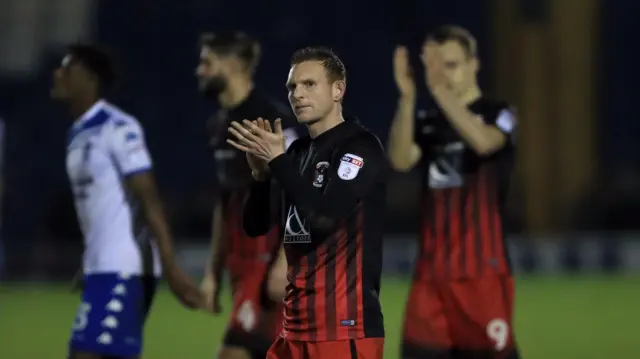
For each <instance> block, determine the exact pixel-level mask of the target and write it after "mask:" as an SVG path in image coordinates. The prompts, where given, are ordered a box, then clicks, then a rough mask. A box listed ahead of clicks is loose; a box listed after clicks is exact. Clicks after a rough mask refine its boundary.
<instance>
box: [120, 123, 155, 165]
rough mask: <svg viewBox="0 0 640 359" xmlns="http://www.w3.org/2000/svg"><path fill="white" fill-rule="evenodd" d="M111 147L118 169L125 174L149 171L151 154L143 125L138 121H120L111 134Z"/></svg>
mask: <svg viewBox="0 0 640 359" xmlns="http://www.w3.org/2000/svg"><path fill="white" fill-rule="evenodd" d="M110 149H111V153H112V155H113V158H114V160H115V162H116V165H117V166H118V169H119V170H120V172H121V173H122V174H123V175H124V176H130V175H133V174H136V173H140V172H145V171H149V170H151V168H152V162H151V156H150V155H149V151H148V150H147V145H146V143H145V140H144V132H143V131H142V127H141V126H140V125H139V124H138V123H136V122H119V123H116V125H115V126H114V128H113V131H112V133H111V135H110Z"/></svg>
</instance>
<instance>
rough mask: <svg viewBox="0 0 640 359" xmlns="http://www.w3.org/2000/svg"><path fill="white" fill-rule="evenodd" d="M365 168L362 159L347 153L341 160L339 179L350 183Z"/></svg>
mask: <svg viewBox="0 0 640 359" xmlns="http://www.w3.org/2000/svg"><path fill="white" fill-rule="evenodd" d="M363 166H364V160H363V159H362V157H359V156H356V155H354V154H351V153H347V154H345V155H344V156H342V158H341V159H340V167H338V177H340V178H341V179H343V180H345V181H350V180H352V179H354V178H356V176H358V172H359V171H360V169H361V168H362V167H363Z"/></svg>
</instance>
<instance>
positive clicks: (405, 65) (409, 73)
mask: <svg viewBox="0 0 640 359" xmlns="http://www.w3.org/2000/svg"><path fill="white" fill-rule="evenodd" d="M393 78H394V80H395V81H396V86H397V87H398V92H400V96H402V97H404V98H410V99H415V97H416V83H415V80H414V78H413V69H412V68H411V65H410V64H409V50H407V48H406V47H404V46H398V47H396V50H395V52H394V53H393Z"/></svg>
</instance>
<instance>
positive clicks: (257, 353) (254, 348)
mask: <svg viewBox="0 0 640 359" xmlns="http://www.w3.org/2000/svg"><path fill="white" fill-rule="evenodd" d="M222 343H223V344H224V346H225V347H237V348H244V349H246V350H247V351H249V353H250V354H251V358H252V359H265V358H266V357H267V352H268V351H269V348H270V347H271V344H273V341H272V340H269V339H266V338H264V337H263V336H261V335H257V334H253V333H247V332H244V331H241V330H234V329H233V328H230V329H228V330H227V333H226V334H225V335H224V339H223V340H222Z"/></svg>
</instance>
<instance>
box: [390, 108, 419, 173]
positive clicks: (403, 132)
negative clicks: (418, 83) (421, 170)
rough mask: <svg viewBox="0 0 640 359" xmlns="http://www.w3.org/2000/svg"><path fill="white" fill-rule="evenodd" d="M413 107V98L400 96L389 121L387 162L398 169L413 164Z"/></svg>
mask: <svg viewBox="0 0 640 359" xmlns="http://www.w3.org/2000/svg"><path fill="white" fill-rule="evenodd" d="M415 108H416V104H415V99H413V98H405V97H401V98H400V99H399V100H398V106H397V108H396V114H395V116H394V118H393V122H392V123H391V131H390V133H389V141H388V143H387V151H388V156H389V162H390V163H391V165H392V166H393V168H394V169H395V170H398V171H407V170H410V169H411V167H413V165H414V164H415V163H412V156H411V147H412V146H413V143H414V141H413V138H414V127H415V125H414V113H415Z"/></svg>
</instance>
